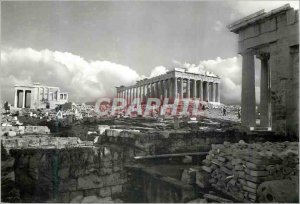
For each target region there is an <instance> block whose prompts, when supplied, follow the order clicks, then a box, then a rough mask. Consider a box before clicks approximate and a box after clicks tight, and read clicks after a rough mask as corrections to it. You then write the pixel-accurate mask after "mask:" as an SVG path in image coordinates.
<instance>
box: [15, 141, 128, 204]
mask: <svg viewBox="0 0 300 204" xmlns="http://www.w3.org/2000/svg"><path fill="white" fill-rule="evenodd" d="M124 152H126V151H124V149H122V148H117V147H115V148H113V147H107V146H101V147H81V148H79V147H73V148H63V149H12V150H11V151H10V153H11V155H12V156H13V157H14V158H15V165H14V166H15V178H16V186H17V187H18V188H19V190H20V197H21V200H22V202H46V201H52V202H70V201H76V202H81V201H82V200H83V199H84V197H87V196H97V197H99V198H105V197H106V198H107V197H114V196H117V195H118V194H122V192H123V185H124V184H125V183H126V181H127V173H126V171H125V170H124V168H123V166H124V162H125V154H126V153H125V154H124ZM129 156H130V155H126V157H128V158H129Z"/></svg>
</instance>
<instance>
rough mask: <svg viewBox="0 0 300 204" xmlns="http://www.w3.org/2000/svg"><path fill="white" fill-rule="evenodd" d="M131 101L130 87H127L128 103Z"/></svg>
mask: <svg viewBox="0 0 300 204" xmlns="http://www.w3.org/2000/svg"><path fill="white" fill-rule="evenodd" d="M130 102H131V88H128V104H130Z"/></svg>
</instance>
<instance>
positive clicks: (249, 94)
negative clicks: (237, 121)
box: [241, 51, 256, 127]
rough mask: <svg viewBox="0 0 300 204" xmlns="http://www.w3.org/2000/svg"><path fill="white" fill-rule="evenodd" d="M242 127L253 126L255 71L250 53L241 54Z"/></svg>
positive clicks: (252, 56)
mask: <svg viewBox="0 0 300 204" xmlns="http://www.w3.org/2000/svg"><path fill="white" fill-rule="evenodd" d="M242 56H243V62H242V104H241V108H242V118H241V121H242V125H243V126H251V127H254V126H255V121H256V115H255V70H254V55H253V52H252V51H246V52H244V53H242Z"/></svg>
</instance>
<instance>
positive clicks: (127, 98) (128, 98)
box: [126, 88, 130, 104]
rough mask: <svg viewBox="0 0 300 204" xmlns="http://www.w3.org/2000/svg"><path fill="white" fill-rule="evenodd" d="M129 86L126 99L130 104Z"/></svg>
mask: <svg viewBox="0 0 300 204" xmlns="http://www.w3.org/2000/svg"><path fill="white" fill-rule="evenodd" d="M129 94H130V93H129V88H127V89H126V101H127V104H129V100H130V97H129Z"/></svg>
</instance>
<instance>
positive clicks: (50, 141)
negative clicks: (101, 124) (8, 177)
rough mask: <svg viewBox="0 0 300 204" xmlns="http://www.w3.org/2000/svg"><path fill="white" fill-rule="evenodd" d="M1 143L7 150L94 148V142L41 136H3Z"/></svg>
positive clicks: (74, 138)
mask: <svg viewBox="0 0 300 204" xmlns="http://www.w3.org/2000/svg"><path fill="white" fill-rule="evenodd" d="M1 143H2V144H3V146H4V148H5V149H6V150H8V151H9V150H10V149H22V148H23V149H24V148H45V149H49V148H65V147H82V146H83V147H84V146H92V145H93V142H92V141H81V140H79V138H77V137H51V136H50V137H49V136H41V135H26V136H16V137H9V136H2V138H1Z"/></svg>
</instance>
